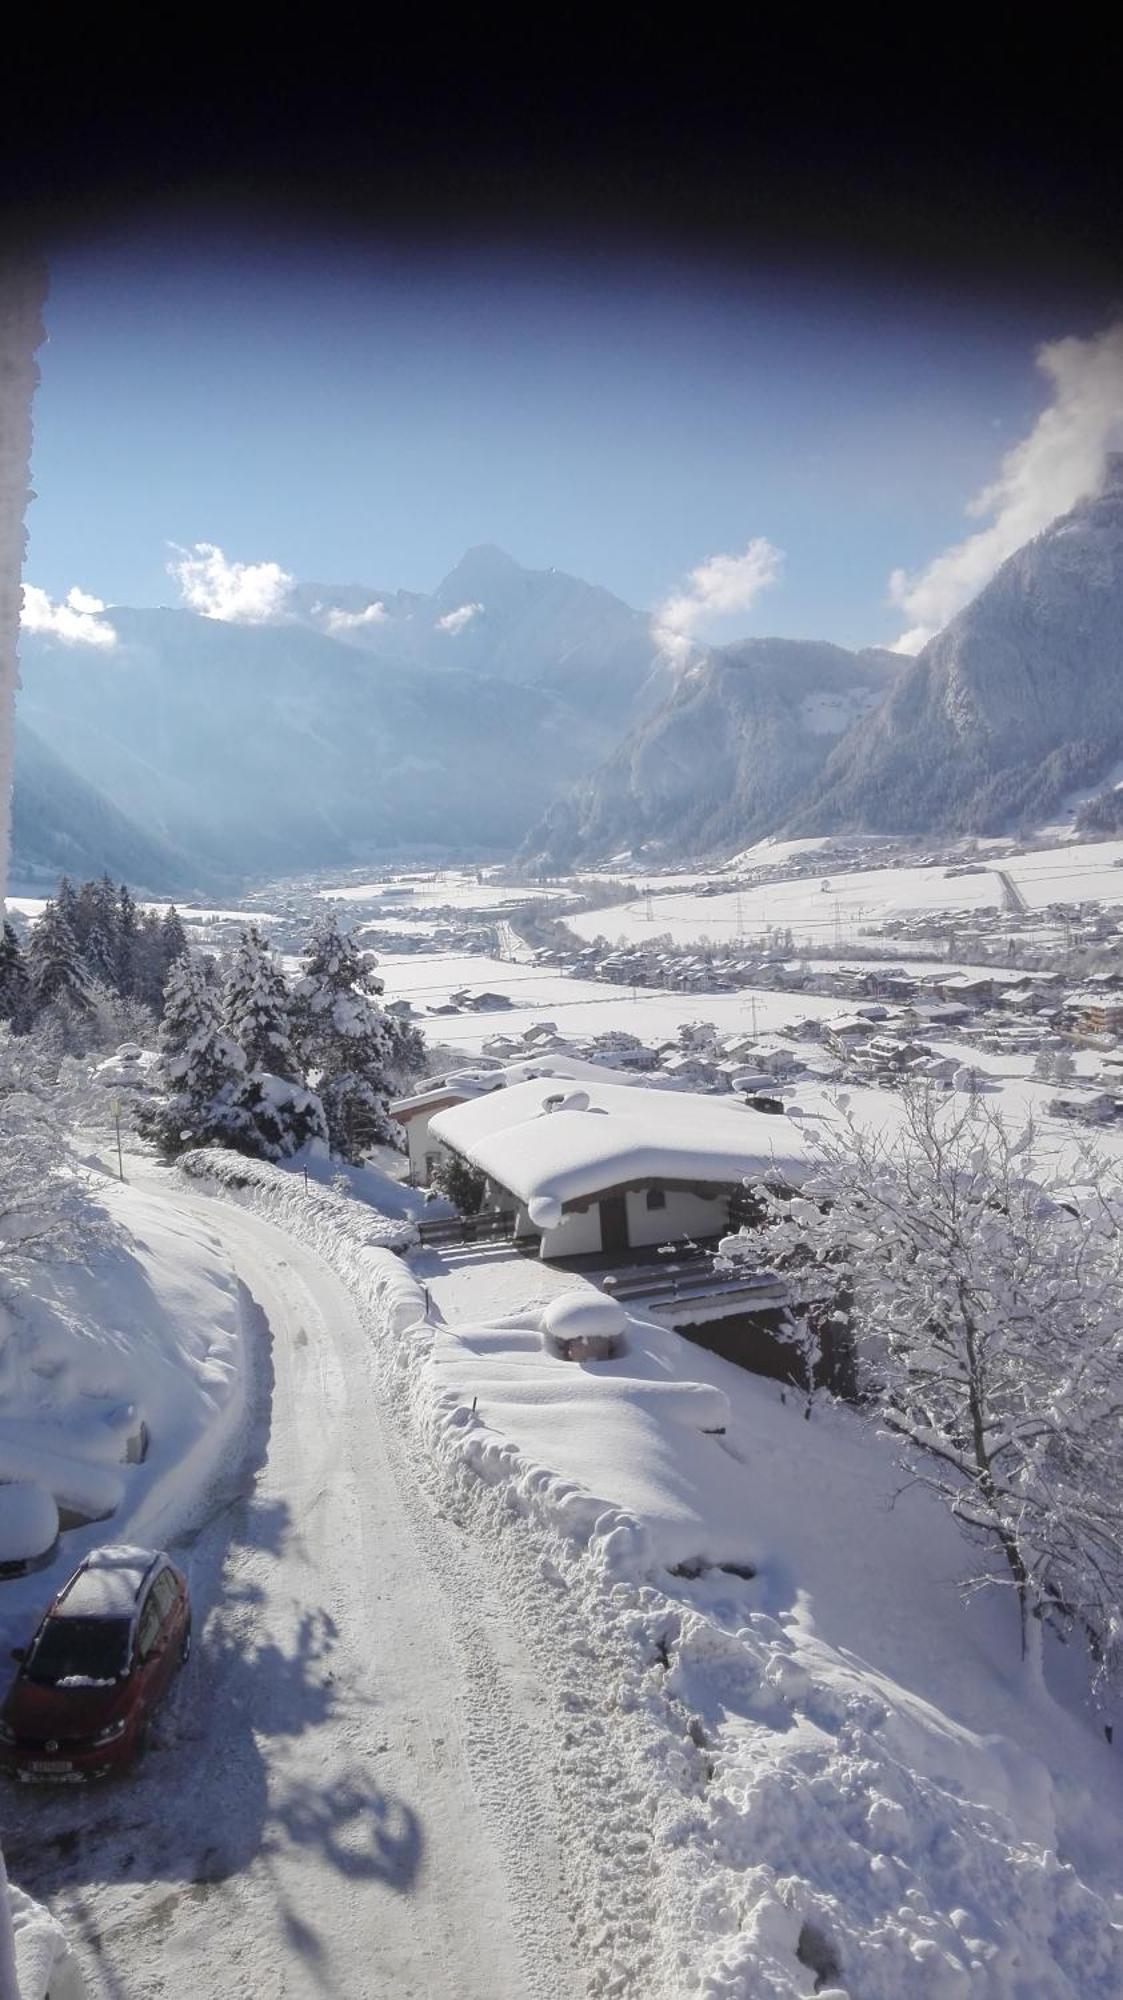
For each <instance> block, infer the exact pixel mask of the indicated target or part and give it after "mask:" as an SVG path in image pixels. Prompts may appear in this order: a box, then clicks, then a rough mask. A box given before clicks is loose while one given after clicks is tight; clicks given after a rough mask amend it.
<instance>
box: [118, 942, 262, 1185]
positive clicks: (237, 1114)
mask: <svg viewBox="0 0 1123 2000" xmlns="http://www.w3.org/2000/svg"><path fill="white" fill-rule="evenodd" d="M159 1048H160V1069H161V1074H162V1077H163V1081H164V1085H165V1088H166V1091H167V1095H166V1097H165V1098H164V1100H163V1101H162V1102H161V1103H160V1104H159V1105H157V1106H156V1107H155V1108H154V1110H153V1111H152V1112H151V1113H150V1114H149V1115H148V1116H147V1117H146V1118H145V1120H144V1123H143V1125H142V1130H143V1131H144V1132H145V1133H146V1134H147V1136H148V1137H150V1138H154V1139H155V1140H156V1141H157V1143H158V1144H159V1146H160V1147H161V1149H162V1151H163V1152H164V1153H165V1154H167V1155H168V1156H169V1157H170V1158H174V1156H175V1155H176V1154H177V1153H180V1152H182V1151H183V1150H184V1149H185V1148H186V1147H188V1146H206V1145H226V1146H231V1145H238V1144H239V1143H242V1142H243V1141H244V1140H245V1138H246V1135H247V1131H248V1128H249V1119H248V1117H247V1115H246V1112H245V1109H244V1107H243V1104H242V1096H243V1092H244V1089H245V1082H246V1074H245V1072H246V1063H245V1056H244V1054H243V1052H242V1050H241V1049H240V1048H239V1046H238V1044H237V1042H236V1041H234V1040H233V1038H232V1037H231V1036H230V1035H228V1034H227V1033H226V1031H225V1029H224V1028H223V1025H222V1021H221V1018H220V1013H219V1005H218V993H217V991H216V989H215V987H214V986H213V985H212V984H210V983H209V982H208V980H207V978H206V976H205V974H204V972H203V969H202V965H201V962H200V961H199V960H198V959H195V958H192V957H190V956H189V957H187V958H180V959H177V960H176V963H175V965H174V966H173V967H172V970H171V972H170V974H169V976H168V984H167V991H166V994H165V1004H164V1018H163V1021H162V1022H161V1025H160V1039H159Z"/></svg>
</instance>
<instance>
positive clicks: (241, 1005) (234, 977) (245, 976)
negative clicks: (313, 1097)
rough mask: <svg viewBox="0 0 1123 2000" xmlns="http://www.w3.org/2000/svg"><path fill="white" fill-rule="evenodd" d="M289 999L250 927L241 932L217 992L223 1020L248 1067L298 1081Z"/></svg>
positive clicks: (280, 975)
mask: <svg viewBox="0 0 1123 2000" xmlns="http://www.w3.org/2000/svg"><path fill="white" fill-rule="evenodd" d="M292 1011H293V1002H292V996H291V994H290V993H289V989H288V986H287V985H286V983H285V976H284V974H283V972H282V971H281V970H280V967H279V966H277V965H276V964H275V963H274V961H273V957H272V954H271V953H270V950H269V947H268V945H267V943H266V942H265V940H264V938H263V937H262V936H261V934H260V932H259V931H258V930H257V928H256V926H255V925H253V924H249V925H247V927H246V929H245V930H243V932H242V935H241V938H240V939H239V941H238V945H237V948H236V950H235V952H234V957H233V961H232V963H231V966H230V970H229V972H228V974H227V976H226V985H225V989H224V992H223V1019H224V1021H225V1024H226V1027H227V1029H228V1030H229V1032H230V1034H232V1035H233V1036H234V1038H235V1040H236V1041H238V1042H240V1043H241V1046H242V1048H243V1049H244V1051H245V1056H246V1063H247V1065H248V1067H249V1068H250V1069H260V1070H263V1071H265V1072H267V1073H268V1074H269V1075H271V1076H281V1077H287V1078H289V1079H290V1080H293V1079H299V1077H300V1060H299V1057H298V1056H297V1053H296V1050H295V1048H294V1047H293V1040H292Z"/></svg>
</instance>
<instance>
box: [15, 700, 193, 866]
mask: <svg viewBox="0 0 1123 2000" xmlns="http://www.w3.org/2000/svg"><path fill="white" fill-rule="evenodd" d="M107 872H108V873H109V874H111V875H113V876H115V877H116V876H120V877H122V878H123V879H124V880H125V881H128V882H131V883H132V884H133V886H134V887H135V888H137V889H163V890H174V889H176V888H177V887H179V886H181V885H183V884H189V883H190V882H191V880H192V869H191V866H190V863H189V862H188V861H187V860H186V858H185V857H184V856H183V855H181V854H177V853H175V852H174V851H173V850H172V849H171V848H170V847H169V846H168V845H167V844H166V842H164V841H162V840H161V839H160V838H159V837H158V836H157V835H155V834H153V833H149V832H146V831H144V830H143V829H142V828H141V827H140V826H139V825H137V824H136V822H135V821H133V820H130V819H128V818H126V816H125V814H124V813H123V812H121V811H120V810H119V808H118V807H117V806H116V805H114V804H113V802H112V800H111V799H109V798H107V797H106V795H105V793H104V791H102V790H100V789H99V788H98V785H97V784H96V783H94V782H91V781H90V779H88V778H82V777H79V775H78V773H77V772H76V771H75V770H74V769H73V768H71V767H70V766H69V765H67V764H65V763H64V762H63V760H62V758H61V757H59V756H58V755H57V754H56V753H55V752H54V751H53V750H50V749H48V747H47V745H46V743H44V742H43V740H42V738H41V737H39V736H37V735H36V733H35V731H34V730H32V729H29V728H28V727H27V725H26V724H25V723H23V722H21V721H17V723H16V753H15V789H14V793H13V798H12V859H11V880H12V882H13V884H15V885H18V886H19V887H20V888H30V887H31V886H32V885H33V884H34V883H36V882H40V881H41V882H43V883H44V884H45V886H46V888H47V889H48V890H52V889H53V888H54V886H55V883H56V882H57V880H58V877H59V875H60V874H68V875H73V876H92V875H101V874H104V873H107Z"/></svg>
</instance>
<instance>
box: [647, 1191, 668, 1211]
mask: <svg viewBox="0 0 1123 2000" xmlns="http://www.w3.org/2000/svg"><path fill="white" fill-rule="evenodd" d="M647 1206H648V1208H666V1206H667V1190H666V1188H648V1190H647Z"/></svg>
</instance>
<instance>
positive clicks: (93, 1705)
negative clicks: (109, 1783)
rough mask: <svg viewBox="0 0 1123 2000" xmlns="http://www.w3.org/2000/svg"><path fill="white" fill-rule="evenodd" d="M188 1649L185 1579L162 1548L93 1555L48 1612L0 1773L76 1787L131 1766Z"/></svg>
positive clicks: (3, 1728)
mask: <svg viewBox="0 0 1123 2000" xmlns="http://www.w3.org/2000/svg"><path fill="white" fill-rule="evenodd" d="M190 1650H191V1602H190V1597H189V1594H188V1589H187V1579H186V1577H185V1576H184V1575H183V1573H182V1571H181V1570H178V1569H177V1568H176V1566H175V1564H174V1563H173V1562H172V1561H171V1559H170V1558H169V1557H168V1556H166V1555H165V1554H164V1553H163V1551H162V1550H160V1549H136V1548H128V1547H119V1548H112V1547H111V1548H102V1549H95V1550H94V1552H93V1554H92V1555H89V1556H87V1557H86V1559H85V1561H84V1562H83V1563H81V1564H80V1565H79V1567H78V1568H77V1569H76V1570H75V1572H74V1575H73V1576H72V1577H71V1578H70V1581H69V1582H68V1583H65V1584H64V1585H63V1587H62V1589H61V1590H60V1591H59V1593H58V1596H57V1597H56V1598H55V1600H54V1602H53V1603H52V1604H51V1605H50V1607H49V1608H48V1610H47V1612H46V1614H45V1616H44V1617H43V1619H42V1621H41V1623H40V1625H39V1628H38V1630H37V1631H36V1633H35V1636H34V1638H33V1639H32V1641H31V1644H30V1645H29V1646H27V1647H20V1648H18V1649H17V1650H16V1651H15V1653H14V1654H13V1657H14V1658H15V1659H17V1660H18V1661H19V1663H20V1670H19V1673H18V1674H17V1676H16V1678H15V1680H14V1682H13V1683H12V1686H11V1688H10V1690H9V1692H8V1696H7V1699H6V1700H5V1702H4V1705H3V1707H2V1708H0V1771H4V1772H6V1773H7V1774H8V1775H9V1776H10V1777H14V1778H18V1779H21V1780H22V1781H24V1782H25V1783H32V1784H34V1783H52V1782H53V1783H62V1784H75V1783H78V1782H80V1781H81V1780H82V1779H83V1778H103V1777H107V1776H108V1775H109V1773H110V1772H112V1771H121V1770H124V1769H126V1768H127V1767H128V1766H129V1765H130V1764H132V1763H133V1762H134V1761H135V1759H136V1758H137V1757H138V1756H140V1754H141V1753H142V1751H143V1749H144V1745H145V1740H146V1737H147V1732H148V1725H149V1722H150V1720H151V1718H152V1715H153V1712H154V1711H155V1709H156V1708H157V1707H158V1705H159V1703H160V1702H161V1701H162V1700H163V1698H164V1696H165V1695H166V1693H167V1691H168V1688H169V1685H170V1683H171V1680H172V1677H173V1675H174V1674H175V1672H176V1670H177V1668H178V1667H179V1666H181V1665H182V1663H183V1662H184V1661H185V1660H186V1658H187V1656H188V1653H189V1652H190Z"/></svg>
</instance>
